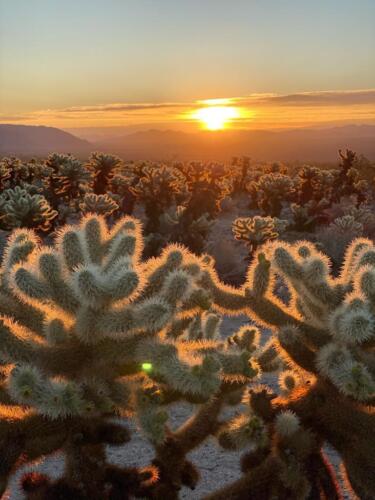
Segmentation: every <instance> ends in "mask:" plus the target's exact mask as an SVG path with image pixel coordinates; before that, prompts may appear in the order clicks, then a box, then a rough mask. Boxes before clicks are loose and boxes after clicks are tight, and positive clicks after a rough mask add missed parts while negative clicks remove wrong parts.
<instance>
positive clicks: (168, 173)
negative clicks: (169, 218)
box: [131, 165, 185, 233]
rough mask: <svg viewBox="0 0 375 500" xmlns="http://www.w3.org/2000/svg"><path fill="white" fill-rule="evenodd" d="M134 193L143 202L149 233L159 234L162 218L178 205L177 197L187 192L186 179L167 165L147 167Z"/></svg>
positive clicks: (175, 169) (134, 187) (133, 190)
mask: <svg viewBox="0 0 375 500" xmlns="http://www.w3.org/2000/svg"><path fill="white" fill-rule="evenodd" d="M142 172H143V175H142V176H141V177H140V179H139V181H138V183H137V184H136V185H135V186H133V187H131V191H132V193H133V194H134V195H135V196H136V197H137V200H138V201H139V202H142V203H143V204H144V207H145V212H146V216H147V218H148V220H147V224H146V231H147V233H149V232H150V233H155V232H158V229H159V218H160V216H161V215H162V214H163V213H164V212H165V211H166V210H167V209H168V208H169V207H171V206H173V205H174V204H176V197H178V196H180V195H181V193H182V192H184V190H185V178H184V176H183V175H182V174H181V172H180V171H179V170H178V169H177V168H173V167H169V166H166V165H146V166H144V167H143V170H142Z"/></svg>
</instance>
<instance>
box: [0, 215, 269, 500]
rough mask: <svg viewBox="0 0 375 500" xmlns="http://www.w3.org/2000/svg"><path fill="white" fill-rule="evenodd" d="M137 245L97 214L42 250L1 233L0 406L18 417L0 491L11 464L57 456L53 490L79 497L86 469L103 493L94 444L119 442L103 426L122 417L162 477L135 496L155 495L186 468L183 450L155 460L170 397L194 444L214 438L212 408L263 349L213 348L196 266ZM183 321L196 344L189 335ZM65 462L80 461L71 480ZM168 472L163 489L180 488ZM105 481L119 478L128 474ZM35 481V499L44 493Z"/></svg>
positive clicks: (29, 238)
mask: <svg viewBox="0 0 375 500" xmlns="http://www.w3.org/2000/svg"><path fill="white" fill-rule="evenodd" d="M142 245H143V242H142V235H141V228H140V225H139V223H138V222H137V221H136V220H135V219H132V218H127V217H125V218H123V219H120V220H119V221H118V222H117V224H116V225H115V226H114V227H113V228H111V229H109V228H108V227H107V226H106V224H105V222H104V219H103V218H102V217H100V216H88V217H86V218H84V219H83V220H82V222H81V224H80V225H79V226H78V225H77V226H66V227H64V228H63V229H61V231H60V232H59V233H58V234H57V237H56V242H55V245H54V247H53V248H52V247H46V246H43V245H41V244H40V241H39V240H38V238H37V237H36V235H35V234H34V233H33V232H32V231H29V230H23V229H20V230H17V231H15V232H14V233H13V234H12V236H11V238H10V240H9V244H8V247H7V249H6V252H5V255H4V259H3V264H2V269H1V272H2V285H1V290H0V310H1V313H2V315H1V320H0V361H1V370H2V377H3V379H2V382H1V387H0V389H1V392H0V394H1V401H2V406H0V409H2V410H3V411H6V409H7V407H9V405H12V408H13V410H12V411H14V412H16V413H17V415H19V417H18V418H17V419H16V420H14V419H10V420H9V421H7V420H2V421H1V422H0V442H1V448H2V449H4V448H7V447H8V446H10V445H9V440H11V442H17V443H19V444H17V446H11V447H10V450H9V453H8V455H7V460H6V462H4V463H3V465H2V466H1V468H0V473H1V481H2V483H1V484H2V485H3V486H5V484H6V478H7V476H8V475H9V473H10V472H11V470H12V469H13V467H15V464H16V463H17V461H18V459H19V457H20V456H21V454H23V455H24V456H28V457H30V458H37V457H39V456H41V455H45V454H48V453H51V452H53V451H54V450H56V449H60V448H62V449H63V450H64V451H65V453H66V455H67V465H66V473H65V476H64V479H63V480H62V481H64V485H65V486H64V487H66V488H68V489H69V488H70V490H69V491H73V490H74V491H76V490H77V491H79V492H80V494H81V495H83V498H86V497H87V498H89V497H90V495H91V494H92V493H90V492H91V491H92V484H88V483H87V474H88V470H89V468H90V467H94V469H93V470H95V471H96V472H95V474H97V475H98V476H97V477H98V481H99V478H100V477H102V478H103V477H106V482H107V483H109V484H110V491H112V490H113V489H114V488H115V486H116V484H117V483H116V482H115V483H113V484H112V483H111V479H110V477H112V476H111V474H113V473H114V472H113V467H112V466H110V465H109V464H106V463H105V459H104V458H103V449H104V448H103V446H104V444H105V443H112V444H116V443H117V444H122V443H124V442H126V441H127V440H128V439H129V436H128V433H127V432H125V430H122V428H121V427H120V426H118V425H114V424H111V423H109V422H107V421H106V417H108V416H115V415H124V416H125V415H127V416H128V417H129V416H130V415H133V416H134V418H135V419H136V421H137V422H138V425H139V426H140V427H141V429H142V430H143V432H144V434H145V435H146V436H147V437H148V439H149V440H150V441H151V442H152V443H153V444H154V446H155V447H156V452H157V454H156V459H155V461H156V462H155V463H157V464H158V465H157V468H158V473H157V474H161V476H162V477H165V476H166V479H164V481H165V484H164V486H162V485H161V484H159V483H157V482H156V483H155V484H154V483H152V484H148V486H147V488H151V489H150V490H147V488H146V486H144V487H145V489H144V490H142V491H143V496H148V495H152V494H153V493H152V491H153V489H152V488H156V490H155V491H156V492H157V491H159V490H158V488H159V489H160V488H162V487H165V485H170V487H171V488H172V490H173V488H176V484H175V483H173V484H174V486H173V485H172V483H171V484H170V481H171V478H170V477H169V475H168V474H169V472H168V471H169V469H170V468H171V467H177V466H178V464H180V466H181V468H182V469H183V468H184V467H187V465H186V460H185V458H184V457H185V454H186V453H188V452H189V451H190V450H191V449H192V447H194V446H196V444H197V443H196V444H194V442H190V441H189V440H188V442H186V444H185V445H184V446H183V448H182V454H180V458H179V459H178V460H180V462H178V461H177V462H169V461H168V460H167V461H166V457H168V454H169V453H171V449H174V447H175V446H177V441H178V440H179V439H182V437H181V436H182V435H181V434H179V433H177V434H176V437H175V438H174V437H173V433H172V432H171V431H170V430H169V428H168V422H167V421H168V413H167V412H166V410H165V409H164V408H167V405H168V404H169V403H171V402H173V401H176V400H179V399H186V400H188V401H192V402H194V403H196V404H200V405H201V407H202V410H201V411H202V412H203V413H204V412H206V414H207V419H208V421H209V419H211V421H212V425H213V427H212V428H211V427H210V428H207V429H206V430H204V432H203V433H202V435H201V437H200V438H198V442H201V441H202V440H203V439H205V438H206V437H207V435H209V434H210V433H211V432H214V430H215V425H214V422H215V419H216V417H217V414H218V411H219V409H220V408H221V406H222V405H223V404H225V398H226V397H227V396H228V395H229V394H230V393H232V392H238V391H239V390H241V389H243V388H244V387H245V386H246V384H247V383H248V382H249V381H250V380H251V379H253V378H254V377H257V376H258V375H259V373H260V371H261V366H262V363H261V362H260V360H261V357H262V354H263V352H264V349H258V351H257V352H256V353H255V349H254V347H252V346H253V341H255V337H254V335H253V337H254V339H253V340H251V339H250V337H249V338H248V341H247V342H245V341H242V343H241V342H237V343H236V342H234V343H225V342H222V341H221V340H220V338H219V335H218V328H219V324H220V318H219V317H218V316H217V314H214V313H213V312H210V307H211V298H210V294H209V293H208V292H207V291H206V290H204V288H203V287H202V285H201V283H200V280H201V278H202V276H203V274H204V273H205V272H206V271H207V265H206V259H205V258H199V257H196V256H194V255H193V254H191V253H189V252H188V251H187V250H185V249H184V248H183V247H180V246H177V245H175V246H173V245H172V246H169V247H167V248H166V249H165V250H164V252H163V254H162V255H161V257H160V258H158V259H151V260H149V261H142V260H141V252H142ZM194 322H195V323H197V322H198V323H199V325H200V326H198V330H199V331H200V333H199V335H192V334H191V333H189V332H191V331H192V325H193V323H194ZM243 336H246V335H245V333H244V332H243V333H242V334H239V337H238V338H240V337H243ZM250 336H251V335H250ZM246 338H247V337H246ZM258 358H259V362H257V359H258ZM215 398H217V399H215ZM199 415H200V414H199V412H198V414H197V424H196V425H197V426H198V427H197V431H196V432H198V434H199V432H200V417H199ZM42 422H46V424H45V425H43V426H42V425H41V423H42ZM192 425H195V424H193V423H191V424H189V426H188V427H187V429H189V432H195V431H193V427H191V426H192ZM79 436H81V437H79ZM168 436H169V437H168ZM167 437H168V439H167ZM77 440H78V441H77ZM80 443H81V444H80ZM168 443H169V444H168ZM178 446H180V445H178ZM181 446H182V445H181ZM87 454H92V460H94V464H93V463H92V460H88V461H87V458H85V457H86V455H87ZM75 456H77V457H78V456H81V458H80V465H79V470H74V471H73V474H74V478H75V479H74V480H73V478H72V477H71V476H70V472H69V471H70V469H69V467H70V466H71V465H70V464H72V462H74V460H76V459H75V458H74V457H75ZM176 460H177V459H176ZM86 461H87V463H86ZM182 469H181V475H180V476H178V477H177V479H176V480H177V486H178V484H181V481H182V482H183V481H184V480H185V479H184V474H183V472H182ZM117 474H118V475H119V477H121V478H122V479H123V480H124V481H125V477H127V474H129V470H128V469H126V468H125V469H120V468H119V469H118V470H117ZM139 474H141V472H140V471H139ZM103 475H104V476H103ZM77 478H79V479H77ZM108 478H109V479H108ZM30 480H31V478H30ZM28 481H29V480H28V479H25V488H26V489H27V488H31V484H30V482H28ZM103 481H104V479H103ZM39 482H40V484H39ZM37 483H38V484H39V486H35V485H34V486H35V488H36V489H37V490H38V488H39V490H40V488H42V484H43V485H44V486H43V488H44V487H45V488H46V493H45V495H46V498H47V497H48V495H49V494H51V495H52V492H53V491H54V490H53V488H55V486H56V485H55V483H53V482H52V483H50V482H48V486H47V485H46V482H45V480H43V481H42V479H41V478H39V479H38V481H37ZM128 487H129V488H130V489H128V490H125V491H124V494H126V495H127V494H130V493H135V492H137V491H138V490H137V488H138V487H139V488H141V486H140V484H139V481H138V482H136V484H133V485H131V487H130V486H128ZM168 487H169V486H168ZM96 488H98V491H97V492H96V495H99V496H93V497H92V496H91V497H90V498H104V496H105V495H106V494H107V493H105V491H106V488H107V487H106V488H105V487H104V485H102V486H100V484H98V483H96ZM100 488H101V489H100ZM111 488H112V490H111ZM141 489H142V488H141ZM39 490H38V491H39ZM40 491H41V490H40ZM139 491H140V490H139ZM76 494H78V493H76ZM156 494H157V493H155V495H156ZM85 495H86V496H85ZM100 495H102V496H100ZM108 498H110V497H108Z"/></svg>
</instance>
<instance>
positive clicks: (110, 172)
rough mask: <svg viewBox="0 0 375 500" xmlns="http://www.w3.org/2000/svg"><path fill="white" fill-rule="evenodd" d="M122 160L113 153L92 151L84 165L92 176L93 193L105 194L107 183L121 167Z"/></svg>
mask: <svg viewBox="0 0 375 500" xmlns="http://www.w3.org/2000/svg"><path fill="white" fill-rule="evenodd" d="M121 166H122V160H121V159H120V158H118V157H117V156H114V155H108V154H104V153H97V152H96V153H92V155H91V156H90V158H89V161H88V163H87V165H86V167H87V168H88V169H89V171H91V172H92V175H93V177H94V182H93V190H94V193H95V194H105V193H106V192H107V191H108V187H109V183H110V181H111V179H112V177H113V176H114V175H115V174H116V172H117V171H118V170H119V169H120V168H121Z"/></svg>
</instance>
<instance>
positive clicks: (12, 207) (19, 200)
mask: <svg viewBox="0 0 375 500" xmlns="http://www.w3.org/2000/svg"><path fill="white" fill-rule="evenodd" d="M0 198H1V199H2V203H1V205H2V208H1V212H2V223H3V224H4V225H5V227H7V228H10V229H12V228H20V227H26V228H34V229H37V230H39V231H43V232H45V231H48V230H49V229H50V227H51V224H52V222H53V220H54V218H55V217H56V216H57V212H56V211H55V210H52V208H51V206H50V205H49V203H48V201H47V200H46V199H45V198H44V196H41V195H38V194H30V193H29V192H28V191H26V190H25V189H22V188H20V187H19V186H16V187H15V188H14V189H6V190H5V191H4V192H3V194H2V195H1V197H0Z"/></svg>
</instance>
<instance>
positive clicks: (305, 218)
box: [290, 198, 329, 231]
mask: <svg viewBox="0 0 375 500" xmlns="http://www.w3.org/2000/svg"><path fill="white" fill-rule="evenodd" d="M328 206H329V202H328V200H326V198H321V199H320V200H319V201H315V200H310V201H308V202H306V203H304V204H303V205H299V204H298V203H292V204H291V205H290V210H291V213H292V216H293V223H292V226H293V229H295V230H296V231H312V230H313V229H315V227H316V225H317V224H321V223H323V222H325V221H326V220H327V218H328V216H327V214H326V211H325V209H326V208H327V207H328Z"/></svg>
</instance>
